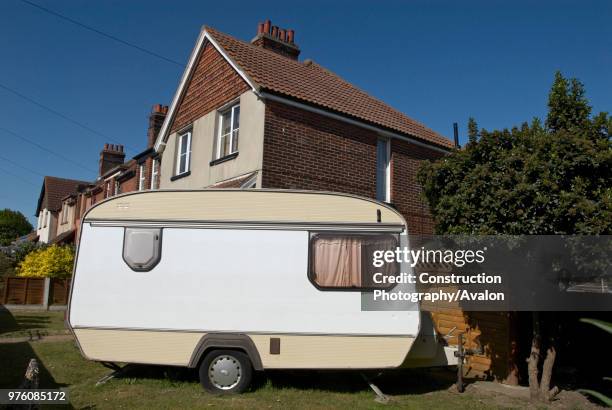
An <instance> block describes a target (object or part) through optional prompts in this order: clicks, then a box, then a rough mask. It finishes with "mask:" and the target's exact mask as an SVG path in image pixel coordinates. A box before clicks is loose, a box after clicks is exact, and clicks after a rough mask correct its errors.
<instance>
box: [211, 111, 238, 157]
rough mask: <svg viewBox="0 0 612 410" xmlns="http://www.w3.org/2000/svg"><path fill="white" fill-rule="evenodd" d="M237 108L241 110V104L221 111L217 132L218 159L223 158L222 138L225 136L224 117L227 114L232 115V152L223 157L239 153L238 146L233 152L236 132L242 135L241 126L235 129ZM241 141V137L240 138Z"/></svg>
mask: <svg viewBox="0 0 612 410" xmlns="http://www.w3.org/2000/svg"><path fill="white" fill-rule="evenodd" d="M236 108H240V103H236V104H233V105H231V106H229V107H227V108H224V109H222V110H219V131H218V132H217V156H216V159H219V158H222V156H221V146H222V144H221V138H222V137H223V135H224V134H222V132H223V115H224V114H227V112H231V115H230V131H229V138H230V141H229V147H230V148H229V150H230V152H228V153H227V154H225V155H223V157H226V156H228V155H232V154H234V153H236V152H238V146H236V150H235V151H232V146H233V145H234V131H238V135H240V126H238V128H236V129H234V128H233V127H234V114H235V113H236ZM238 138H239V139H240V137H238Z"/></svg>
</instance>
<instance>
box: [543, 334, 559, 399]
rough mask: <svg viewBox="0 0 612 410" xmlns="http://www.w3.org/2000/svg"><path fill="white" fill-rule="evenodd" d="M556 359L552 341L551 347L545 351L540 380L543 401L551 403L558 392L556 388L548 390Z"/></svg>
mask: <svg viewBox="0 0 612 410" xmlns="http://www.w3.org/2000/svg"><path fill="white" fill-rule="evenodd" d="M556 357H557V350H556V349H555V346H554V341H552V340H551V346H550V347H549V348H548V350H547V351H546V359H544V365H543V366H542V380H541V382H540V394H541V397H542V399H544V401H551V400H552V399H553V398H554V397H555V396H556V395H557V393H558V392H559V389H558V388H557V387H554V388H553V389H551V388H550V379H551V377H552V370H553V365H554V364H555V358H556Z"/></svg>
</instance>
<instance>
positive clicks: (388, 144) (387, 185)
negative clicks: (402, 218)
mask: <svg viewBox="0 0 612 410" xmlns="http://www.w3.org/2000/svg"><path fill="white" fill-rule="evenodd" d="M381 141H383V142H384V143H385V150H386V152H385V161H386V163H385V181H384V184H385V186H384V191H385V192H384V198H378V188H379V185H378V184H379V183H380V181H379V180H378V161H379V158H378V157H377V158H376V167H377V170H376V196H377V198H376V199H378V200H381V201H384V202H391V140H389V139H387V138H379V139H378V142H377V144H380V142H381ZM376 155H377V156H378V147H377V150H376Z"/></svg>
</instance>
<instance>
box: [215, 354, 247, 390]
mask: <svg viewBox="0 0 612 410" xmlns="http://www.w3.org/2000/svg"><path fill="white" fill-rule="evenodd" d="M208 377H209V378H210V381H211V383H212V384H213V386H215V387H216V388H218V389H221V390H229V389H232V388H233V387H235V386H236V385H237V384H238V383H239V382H240V379H241V378H242V368H241V367H240V362H239V361H238V359H236V358H235V357H233V356H230V355H223V356H219V357H216V358H215V360H213V361H212V363H211V364H210V366H209V367H208Z"/></svg>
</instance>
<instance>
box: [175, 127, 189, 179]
mask: <svg viewBox="0 0 612 410" xmlns="http://www.w3.org/2000/svg"><path fill="white" fill-rule="evenodd" d="M190 162H191V131H188V132H186V133H184V134H181V135H180V136H179V137H178V150H177V153H176V175H180V174H184V173H185V172H188V171H189V166H190Z"/></svg>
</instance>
